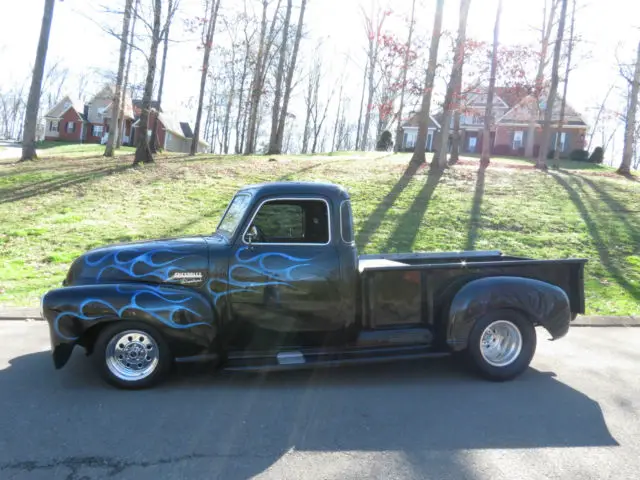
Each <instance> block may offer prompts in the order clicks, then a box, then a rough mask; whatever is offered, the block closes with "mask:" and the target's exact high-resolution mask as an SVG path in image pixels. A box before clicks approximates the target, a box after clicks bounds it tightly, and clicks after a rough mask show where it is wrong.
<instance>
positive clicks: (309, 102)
mask: <svg viewBox="0 0 640 480" xmlns="http://www.w3.org/2000/svg"><path fill="white" fill-rule="evenodd" d="M314 77H315V72H310V73H309V84H308V86H307V96H306V97H305V103H306V106H307V111H306V116H305V119H304V132H303V134H302V153H308V151H309V137H310V136H311V113H312V111H313V108H315V104H314V101H313V99H314V84H313V81H314ZM315 98H316V99H317V95H316V96H315Z"/></svg>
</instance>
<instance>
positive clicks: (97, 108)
mask: <svg viewBox="0 0 640 480" xmlns="http://www.w3.org/2000/svg"><path fill="white" fill-rule="evenodd" d="M113 94H114V92H113V87H111V86H110V85H106V86H105V87H104V88H103V89H102V90H100V91H99V92H98V93H97V94H96V95H95V96H94V97H93V98H92V99H91V100H90V101H89V102H88V103H87V104H86V105H84V106H83V107H81V106H80V105H79V104H78V103H77V102H74V101H73V100H72V99H71V98H70V97H69V96H68V95H67V96H65V97H63V98H62V100H60V101H59V102H58V103H57V104H56V105H55V106H54V107H53V108H52V109H51V110H49V111H48V112H47V113H46V115H45V116H44V118H45V122H46V123H45V133H44V138H45V140H60V141H68V142H78V143H103V144H104V143H106V141H107V134H108V133H109V124H110V122H111V117H112V115H113V108H112V102H113ZM133 120H134V118H133V108H132V102H131V99H130V98H126V99H125V108H124V119H123V122H122V126H121V128H123V129H124V130H123V137H122V143H123V144H125V145H126V144H128V143H129V142H130V140H131V125H132V123H133Z"/></svg>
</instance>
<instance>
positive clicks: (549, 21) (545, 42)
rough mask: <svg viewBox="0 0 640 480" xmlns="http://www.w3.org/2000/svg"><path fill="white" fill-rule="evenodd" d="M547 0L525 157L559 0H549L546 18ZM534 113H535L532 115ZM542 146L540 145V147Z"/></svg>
mask: <svg viewBox="0 0 640 480" xmlns="http://www.w3.org/2000/svg"><path fill="white" fill-rule="evenodd" d="M547 1H548V0H544V14H543V15H544V16H543V19H542V30H541V35H542V37H541V39H540V58H539V59H538V72H537V74H536V83H535V86H534V93H533V95H534V97H535V99H536V104H535V105H533V110H534V112H531V115H530V119H529V126H528V128H527V138H526V142H525V148H524V155H525V157H527V158H533V157H534V155H533V153H534V152H533V150H534V145H535V138H536V126H537V123H538V118H539V117H540V107H539V100H540V95H541V93H542V92H543V90H544V67H545V66H546V65H547V52H548V51H549V40H550V39H551V30H552V28H553V21H554V19H555V18H556V11H557V9H558V3H559V2H560V1H561V0H551V11H550V12H549V18H547ZM534 113H537V114H536V115H534ZM540 148H542V146H541V147H540Z"/></svg>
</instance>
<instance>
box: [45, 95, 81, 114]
mask: <svg viewBox="0 0 640 480" xmlns="http://www.w3.org/2000/svg"><path fill="white" fill-rule="evenodd" d="M70 108H73V109H74V110H75V111H76V113H77V114H78V117H79V119H81V118H82V115H81V114H82V107H80V104H79V103H77V102H74V101H73V100H72V99H71V97H70V96H69V95H65V96H64V97H62V100H60V101H59V102H58V103H56V104H55V106H54V107H53V108H52V109H51V110H49V111H48V112H47V113H46V115H45V118H61V117H62V116H63V115H64V114H65V113H66V112H67V110H69V109H70Z"/></svg>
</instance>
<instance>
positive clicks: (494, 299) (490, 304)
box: [447, 277, 571, 350]
mask: <svg viewBox="0 0 640 480" xmlns="http://www.w3.org/2000/svg"><path fill="white" fill-rule="evenodd" d="M501 309H512V310H517V311H519V312H521V313H523V314H524V315H526V316H527V318H529V319H530V320H531V321H532V322H533V323H534V325H542V326H543V327H544V328H546V329H547V331H548V332H549V333H550V334H551V336H552V337H553V338H554V339H556V338H560V337H562V336H564V335H565V334H566V333H567V331H568V330H569V323H570V321H571V308H570V305H569V298H568V297H567V294H566V293H565V292H564V290H562V289H561V288H559V287H556V286H555V285H551V284H549V283H546V282H541V281H539V280H534V279H531V278H521V277H488V278H481V279H479V280H474V281H472V282H469V283H467V284H466V285H465V286H464V287H462V288H461V289H460V290H459V291H458V293H457V294H456V295H455V297H454V298H453V301H452V303H451V308H450V310H449V324H448V327H447V344H448V345H449V347H450V348H451V349H452V350H463V349H465V348H466V347H467V341H468V338H469V334H470V333H471V329H472V328H473V325H474V323H475V321H476V320H477V319H478V318H480V317H482V316H483V315H485V314H487V313H489V312H491V311H495V310H501Z"/></svg>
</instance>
